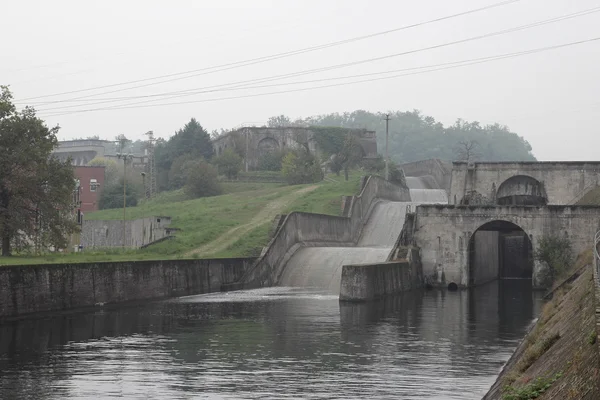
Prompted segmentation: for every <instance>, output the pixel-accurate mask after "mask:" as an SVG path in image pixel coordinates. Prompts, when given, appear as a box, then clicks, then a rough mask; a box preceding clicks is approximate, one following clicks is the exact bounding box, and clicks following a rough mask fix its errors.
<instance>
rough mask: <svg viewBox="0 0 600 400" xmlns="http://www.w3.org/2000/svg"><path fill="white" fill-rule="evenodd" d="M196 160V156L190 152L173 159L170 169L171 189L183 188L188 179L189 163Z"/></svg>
mask: <svg viewBox="0 0 600 400" xmlns="http://www.w3.org/2000/svg"><path fill="white" fill-rule="evenodd" d="M193 161H194V156H193V155H192V154H190V153H188V154H183V155H181V156H179V157H177V158H176V159H175V160H173V164H171V169H170V170H169V187H170V189H171V190H177V189H181V188H182V187H183V186H184V185H185V182H186V180H187V176H188V175H187V168H188V163H190V162H193Z"/></svg>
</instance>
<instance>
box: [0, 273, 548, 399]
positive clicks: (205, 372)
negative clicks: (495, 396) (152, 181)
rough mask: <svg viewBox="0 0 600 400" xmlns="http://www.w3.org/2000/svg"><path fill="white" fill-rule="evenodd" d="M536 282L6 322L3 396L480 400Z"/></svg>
mask: <svg viewBox="0 0 600 400" xmlns="http://www.w3.org/2000/svg"><path fill="white" fill-rule="evenodd" d="M530 287H531V286H530V282H529V286H528V285H527V282H525V283H523V282H520V281H507V282H500V283H498V282H497V283H492V284H489V285H486V286H484V287H480V288H477V289H475V290H472V291H464V292H445V291H429V292H415V293H409V294H405V295H403V296H398V297H394V298H388V299H385V300H382V301H380V302H376V303H369V304H347V303H342V304H340V303H338V301H337V298H336V297H334V296H328V295H325V294H323V293H318V292H313V291H307V290H303V289H289V288H271V289H263V290H256V291H245V292H234V293H228V294H213V295H204V296H192V297H187V298H182V299H179V300H176V301H168V302H158V303H151V304H147V305H144V306H136V307H125V308H117V309H108V310H105V311H103V312H95V313H79V314H70V315H63V316H60V317H53V318H48V319H35V320H26V321H20V322H15V323H9V324H4V325H0V398H2V399H12V398H15V399H17V398H19V399H21V398H36V399H37V398H46V399H59V398H61V399H62V398H115V397H116V398H118V397H122V398H160V399H163V398H193V397H202V398H252V399H254V398H255V399H258V398H261V399H262V398H284V397H287V398H340V399H341V398H344V399H348V398H367V397H368V398H388V397H391V396H393V397H395V398H401V399H416V398H419V399H424V398H425V399H453V398H456V399H471V398H472V399H479V398H481V396H482V395H483V394H484V393H485V391H486V390H487V388H488V387H489V386H490V385H491V384H492V383H493V381H494V380H495V375H496V374H497V373H498V371H499V369H500V368H501V366H502V364H503V363H504V362H505V361H506V360H507V359H508V357H509V356H510V353H511V352H512V350H513V348H514V347H515V346H516V344H517V342H518V340H519V339H520V337H521V336H522V335H523V332H524V330H525V328H526V326H527V325H528V324H529V323H530V322H531V320H532V318H533V317H534V316H535V315H536V314H537V310H538V303H539V301H538V300H537V297H536V294H535V293H532V292H531V290H530Z"/></svg>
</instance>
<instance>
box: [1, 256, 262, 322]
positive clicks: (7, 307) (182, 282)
mask: <svg viewBox="0 0 600 400" xmlns="http://www.w3.org/2000/svg"><path fill="white" fill-rule="evenodd" d="M253 261H254V259H248V258H234V259H209V260H162V261H130V262H106V263H81V264H49V265H19V266H5V267H2V268H0V319H2V318H11V317H18V316H22V315H26V314H30V313H35V312H45V311H63V310H68V309H72V308H78V307H88V306H94V305H98V304H99V303H100V304H101V303H104V304H112V303H121V302H126V301H134V300H146V299H160V298H167V297H175V296H185V295H192V294H200V293H208V292H215V291H220V290H221V285H224V284H228V283H232V282H235V281H237V280H239V279H240V278H241V276H242V275H243V273H244V271H245V270H246V269H247V268H248V266H249V265H251V263H252V262H253Z"/></svg>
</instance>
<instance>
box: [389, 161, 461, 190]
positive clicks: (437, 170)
mask: <svg viewBox="0 0 600 400" xmlns="http://www.w3.org/2000/svg"><path fill="white" fill-rule="evenodd" d="M398 168H400V169H402V170H404V174H405V175H406V176H417V177H419V176H432V177H433V178H435V180H436V182H437V184H438V185H439V187H440V188H441V189H446V191H447V192H449V191H450V180H451V177H452V164H451V163H450V162H447V161H442V160H438V159H436V158H433V159H429V160H420V161H415V162H411V163H406V164H402V165H399V166H398Z"/></svg>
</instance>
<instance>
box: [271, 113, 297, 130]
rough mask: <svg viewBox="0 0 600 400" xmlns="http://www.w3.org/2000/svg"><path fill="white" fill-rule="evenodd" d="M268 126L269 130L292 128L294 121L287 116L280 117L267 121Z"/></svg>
mask: <svg viewBox="0 0 600 400" xmlns="http://www.w3.org/2000/svg"><path fill="white" fill-rule="evenodd" d="M267 126H268V127H269V128H281V127H288V126H292V121H291V120H290V119H289V118H288V117H287V116H285V115H278V116H276V117H271V118H269V120H268V121H267Z"/></svg>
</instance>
